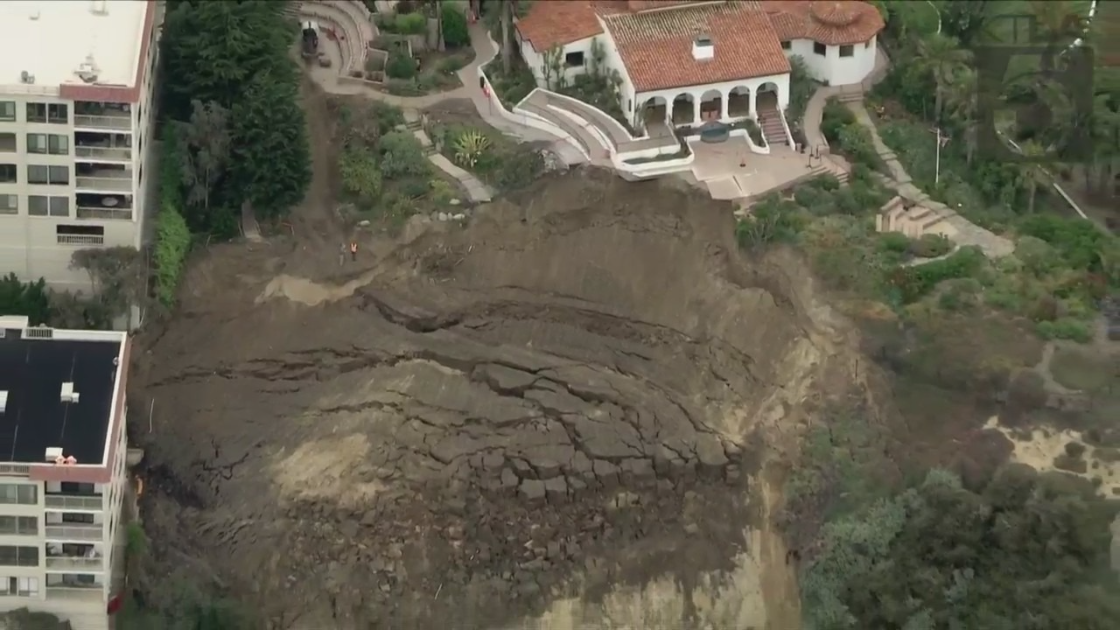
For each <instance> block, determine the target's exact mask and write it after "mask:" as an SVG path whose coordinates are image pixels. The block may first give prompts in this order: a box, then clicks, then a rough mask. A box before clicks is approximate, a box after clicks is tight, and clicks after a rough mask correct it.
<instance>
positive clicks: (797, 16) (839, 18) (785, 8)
mask: <svg viewBox="0 0 1120 630" xmlns="http://www.w3.org/2000/svg"><path fill="white" fill-rule="evenodd" d="M757 4H758V5H759V6H760V8H761V9H762V10H763V11H765V12H766V14H767V15H768V16H770V22H771V23H772V24H773V25H774V31H775V33H777V36H778V37H779V38H780V39H781V40H782V41H787V40H791V39H811V40H813V41H815V42H818V43H821V44H825V45H826V46H842V45H848V44H861V43H863V42H866V41H867V40H869V39H871V38H872V37H874V36H875V35H877V34H878V33H879V31H881V30H883V27H884V26H886V23H885V22H884V21H883V16H882V15H881V14H880V13H879V10H878V9H876V8H875V7H874V6H873V5H871V4H870V3H867V2H863V1H862V0H764V1H763V2H759V3H757Z"/></svg>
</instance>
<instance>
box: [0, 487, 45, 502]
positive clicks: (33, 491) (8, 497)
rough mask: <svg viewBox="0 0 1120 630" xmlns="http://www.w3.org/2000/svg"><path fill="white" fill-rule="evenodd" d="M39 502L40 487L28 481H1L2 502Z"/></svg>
mask: <svg viewBox="0 0 1120 630" xmlns="http://www.w3.org/2000/svg"><path fill="white" fill-rule="evenodd" d="M38 502H39V488H38V487H36V486H33V485H31V484H26V483H0V503H8V504H12V503H15V504H18V505H35V504H36V503H38Z"/></svg>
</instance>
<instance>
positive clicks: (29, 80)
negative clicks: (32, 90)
mask: <svg viewBox="0 0 1120 630" xmlns="http://www.w3.org/2000/svg"><path fill="white" fill-rule="evenodd" d="M19 82H20V83H26V84H28V85H34V84H35V75H33V74H31V73H30V72H28V71H26V70H24V71H23V72H20V73H19Z"/></svg>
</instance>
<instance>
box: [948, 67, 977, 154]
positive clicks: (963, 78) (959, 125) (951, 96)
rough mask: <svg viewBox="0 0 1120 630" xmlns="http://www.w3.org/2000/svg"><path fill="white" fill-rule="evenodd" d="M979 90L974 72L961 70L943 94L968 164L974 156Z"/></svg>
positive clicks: (967, 69) (969, 69)
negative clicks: (958, 133) (963, 147)
mask: <svg viewBox="0 0 1120 630" xmlns="http://www.w3.org/2000/svg"><path fill="white" fill-rule="evenodd" d="M980 89H982V86H981V85H980V82H979V80H978V78H977V74H976V71H975V70H973V69H972V68H962V69H961V70H960V71H959V72H957V74H956V76H954V77H953V79H952V81H951V82H950V84H949V86H948V90H947V92H946V94H945V107H946V109H947V110H948V112H949V113H950V115H951V120H952V125H953V127H955V128H956V129H957V130H958V131H959V132H960V135H961V136H962V137H963V138H964V142H965V161H966V162H967V163H968V164H971V163H972V159H973V157H975V155H976V141H977V124H978V120H977V118H978V116H979V106H980V94H979V91H980Z"/></svg>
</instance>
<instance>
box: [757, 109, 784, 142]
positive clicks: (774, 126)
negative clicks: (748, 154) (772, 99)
mask: <svg viewBox="0 0 1120 630" xmlns="http://www.w3.org/2000/svg"><path fill="white" fill-rule="evenodd" d="M758 126H759V127H761V128H762V135H763V136H765V137H766V144H768V145H770V146H771V147H788V146H789V137H788V136H786V126H785V124H783V123H782V116H781V114H779V113H778V110H776V109H769V110H766V109H760V110H758Z"/></svg>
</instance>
